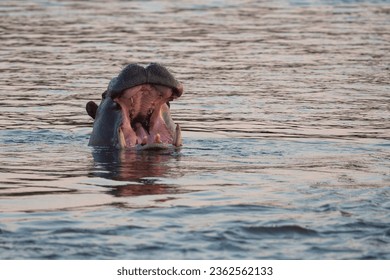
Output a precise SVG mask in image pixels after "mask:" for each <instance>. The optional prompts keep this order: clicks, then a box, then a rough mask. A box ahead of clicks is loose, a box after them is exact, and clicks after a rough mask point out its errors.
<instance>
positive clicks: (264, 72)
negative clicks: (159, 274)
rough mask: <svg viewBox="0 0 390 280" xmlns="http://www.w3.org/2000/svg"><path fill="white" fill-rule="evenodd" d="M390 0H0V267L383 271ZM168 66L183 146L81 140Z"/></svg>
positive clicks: (388, 181)
mask: <svg viewBox="0 0 390 280" xmlns="http://www.w3.org/2000/svg"><path fill="white" fill-rule="evenodd" d="M389 14H390V3H389V2H388V1H353V0H350V1H342V0H329V1H327V0H324V1H321V0H317V1H314V0H313V1H309V0H306V1H304V0H302V1H299V0H296V1H287V0H286V1H283V0H280V1H251V0H247V1H229V0H226V1H222V0H215V1H203V0H197V1H192V0H189V1H181V2H177V1H163V0H161V1H157V0H155V1H110V2H109V4H107V3H106V1H101V2H94V3H92V2H84V1H43V0H35V1H12V2H11V1H10V2H4V1H3V2H1V3H0V37H1V46H0V57H1V60H0V72H1V75H0V91H1V96H2V98H1V101H0V103H1V107H0V145H1V146H0V147H1V152H0V185H1V187H0V258H1V259H236V258H237V259H257V258H271V259H389V258H390V253H389V252H390V246H389V244H390V202H389V201H390V200H389V198H390V173H389V170H390V168H389V167H390V161H389V159H390V143H389V140H390V132H389V131H390V130H389V128H390V125H389V124H390V110H389V109H390V107H389V106H390V105H389V104H390V102H389V101H390V68H389V67H390V66H389V65H390V56H389V53H390V17H389ZM151 61H156V62H160V63H163V64H165V65H167V66H168V67H169V68H170V69H171V70H172V72H173V73H174V74H175V75H176V77H177V78H178V79H179V80H180V81H181V82H183V84H184V87H185V93H184V95H183V96H182V98H180V99H178V100H177V101H176V102H173V103H172V104H171V109H172V115H173V118H174V120H175V121H176V122H178V123H180V125H181V126H182V128H183V140H184V146H183V148H182V149H181V150H168V151H161V152H138V153H136V152H131V151H128V152H124V151H122V152H120V151H112V150H107V149H97V148H91V147H88V146H87V143H88V139H89V134H90V132H91V129H92V119H91V118H90V117H89V116H88V115H87V114H86V112H85V109H84V106H85V104H86V102H87V101H89V100H94V101H98V100H99V99H100V94H101V93H102V92H103V91H104V90H105V88H106V86H107V84H108V82H109V80H110V79H111V78H112V77H113V76H115V75H117V73H118V72H119V71H120V69H121V68H122V67H123V66H124V65H126V64H127V63H131V62H140V63H145V64H146V63H148V62H151Z"/></svg>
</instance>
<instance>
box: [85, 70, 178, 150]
mask: <svg viewBox="0 0 390 280" xmlns="http://www.w3.org/2000/svg"><path fill="white" fill-rule="evenodd" d="M182 93H183V86H182V84H181V83H179V82H178V81H177V80H176V79H175V78H174V77H173V75H172V74H171V73H170V72H169V71H168V70H167V69H166V68H165V67H164V66H162V65H160V64H157V63H151V64H149V65H148V66H147V67H142V66H140V65H138V64H129V65H127V66H126V67H125V68H124V69H123V70H122V71H121V72H120V73H119V75H118V76H117V77H115V78H113V79H112V80H111V81H110V83H109V86H108V88H107V90H106V91H105V92H104V93H103V95H102V101H101V103H100V105H99V106H97V105H96V104H95V103H94V102H93V101H90V102H88V103H87V106H86V110H87V112H88V114H89V115H90V116H91V117H92V118H94V119H95V121H94V124H93V130H92V133H91V136H90V139H89V145H90V146H106V147H116V148H123V149H130V148H135V149H149V148H150V149H154V148H157V149H158V148H166V147H169V146H174V147H178V146H181V145H182V140H181V129H180V126H179V125H178V124H175V123H174V122H173V120H172V117H171V114H170V108H169V102H170V101H172V100H174V99H176V98H179V97H180V96H181V95H182Z"/></svg>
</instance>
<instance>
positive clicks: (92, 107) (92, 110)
mask: <svg viewBox="0 0 390 280" xmlns="http://www.w3.org/2000/svg"><path fill="white" fill-rule="evenodd" d="M97 108H98V105H96V103H95V102H93V101H89V102H88V103H87V105H86V106H85V109H86V110H87V113H88V115H89V116H90V117H91V118H93V119H95V117H96V111H97Z"/></svg>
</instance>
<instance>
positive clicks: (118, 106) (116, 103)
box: [112, 101, 121, 110]
mask: <svg viewBox="0 0 390 280" xmlns="http://www.w3.org/2000/svg"><path fill="white" fill-rule="evenodd" d="M112 107H113V109H114V110H121V105H119V103H118V102H115V101H114V102H113V103H112Z"/></svg>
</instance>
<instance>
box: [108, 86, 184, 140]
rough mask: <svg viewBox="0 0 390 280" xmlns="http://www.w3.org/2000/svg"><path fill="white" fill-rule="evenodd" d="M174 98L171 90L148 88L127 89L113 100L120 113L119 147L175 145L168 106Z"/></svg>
mask: <svg viewBox="0 0 390 280" xmlns="http://www.w3.org/2000/svg"><path fill="white" fill-rule="evenodd" d="M174 98H176V96H174V95H173V93H172V89H171V88H169V87H165V86H159V85H150V84H143V85H139V86H135V87H132V88H129V89H127V90H125V91H124V92H123V94H121V95H120V97H117V98H115V99H114V101H115V102H117V103H118V104H119V105H120V106H121V110H122V125H121V127H120V130H121V131H120V132H119V134H120V138H121V139H120V142H121V143H120V144H121V146H124V147H134V146H135V145H147V144H156V143H157V144H174V145H175V142H176V139H175V137H176V135H175V129H176V125H175V124H174V123H173V121H172V119H171V116H170V110H169V107H168V105H167V102H168V101H171V100H173V99H174Z"/></svg>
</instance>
